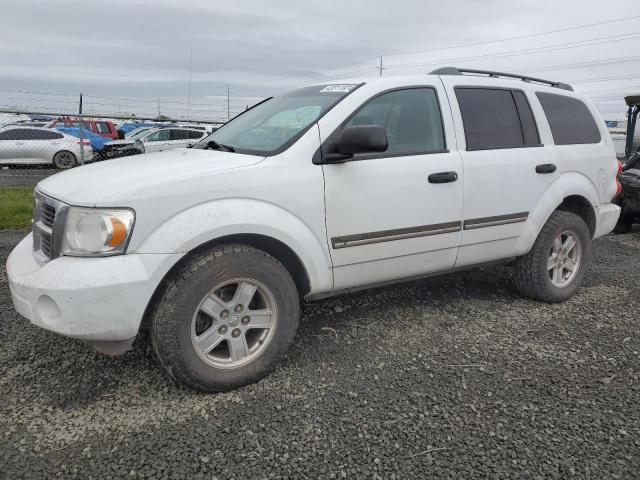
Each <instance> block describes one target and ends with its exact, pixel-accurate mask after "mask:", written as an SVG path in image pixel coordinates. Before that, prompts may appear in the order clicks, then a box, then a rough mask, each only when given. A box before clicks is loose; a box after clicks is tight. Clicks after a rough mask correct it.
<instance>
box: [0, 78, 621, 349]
mask: <svg viewBox="0 0 640 480" xmlns="http://www.w3.org/2000/svg"><path fill="white" fill-rule="evenodd" d="M459 84H476V85H500V86H508V87H517V88H519V89H521V90H523V91H524V92H525V93H526V95H527V97H528V99H529V103H530V104H531V106H532V109H533V112H534V115H535V117H536V121H537V124H538V128H539V131H540V136H541V140H542V143H544V145H545V146H544V147H536V148H518V149H505V150H491V151H483V152H467V151H466V148H465V143H464V132H463V130H462V122H461V118H460V113H459V109H458V107H457V105H456V98H455V95H454V94H453V93H452V88H453V87H454V86H455V85H459ZM336 85H340V86H343V85H344V84H336ZM334 86H335V85H334ZM404 86H431V87H433V88H435V89H436V90H437V92H438V97H439V101H440V106H441V109H442V117H443V122H444V127H445V132H446V141H447V148H448V150H449V152H448V153H437V154H430V155H415V156H407V157H393V158H378V159H375V160H363V161H359V162H350V163H345V164H336V165H325V166H318V165H314V164H313V163H312V158H313V156H314V154H315V153H316V151H318V148H319V147H320V145H321V142H322V141H324V140H325V139H326V138H327V137H328V136H329V135H330V134H331V133H332V132H333V131H334V130H335V128H336V127H337V126H339V125H340V124H341V123H342V122H343V121H344V120H345V119H346V118H347V117H348V116H349V115H350V114H351V113H353V112H354V111H355V110H356V109H357V108H359V107H360V106H361V105H362V104H363V103H365V102H366V101H367V100H368V99H369V98H371V97H373V96H375V95H376V94H378V93H380V92H383V91H386V90H389V89H394V88H399V87H404ZM535 91H552V92H553V93H557V94H565V95H575V94H573V93H570V92H566V91H563V90H559V89H552V88H550V87H544V86H540V85H533V84H528V83H524V82H520V81H514V80H504V79H488V78H480V77H459V76H455V77H442V79H441V78H439V77H435V76H414V77H396V78H393V77H383V78H380V79H376V80H372V81H370V82H369V83H367V84H365V85H363V86H361V87H360V88H358V89H356V90H354V91H353V92H352V93H351V94H350V95H348V96H347V97H346V98H345V99H344V100H343V101H342V102H340V103H339V104H338V105H337V106H336V107H335V108H333V109H332V110H331V111H329V112H328V113H327V114H326V115H325V116H324V117H323V118H322V119H320V120H319V122H318V124H317V125H314V126H313V127H312V128H311V129H309V130H308V131H307V132H306V133H305V134H304V135H303V136H302V137H301V138H300V139H299V140H298V141H297V142H296V143H295V144H294V145H292V146H291V147H290V148H288V149H287V150H286V151H284V152H283V153H281V154H279V155H275V156H272V157H267V158H263V157H257V156H251V155H241V154H236V153H226V152H220V151H213V150H193V149H191V150H190V149H178V150H172V151H167V152H161V153H154V154H146V155H140V156H135V157H126V158H121V159H116V160H111V161H108V162H102V163H99V164H96V165H89V166H85V167H81V168H76V169H73V170H70V171H67V172H64V173H61V174H59V175H55V176H53V177H50V178H48V179H46V180H44V181H42V182H41V183H40V184H39V185H38V189H39V190H41V191H42V192H43V193H45V194H47V195H50V196H52V197H55V198H56V199H58V200H60V201H62V202H65V203H67V204H70V205H78V206H85V207H94V206H97V207H128V208H132V209H133V210H134V211H135V212H136V221H135V225H134V229H133V234H132V238H131V241H130V244H129V248H128V251H127V254H126V255H123V256H115V257H109V258H71V257H61V258H57V259H55V260H52V261H50V262H48V263H46V264H44V265H41V264H39V263H38V262H37V261H36V260H35V258H34V256H33V253H32V251H31V237H27V238H26V239H25V240H24V241H23V242H21V243H20V244H19V245H18V247H16V249H15V250H14V251H13V252H12V254H11V255H10V257H9V260H8V263H7V271H8V276H9V281H10V286H11V292H12V296H13V300H14V304H15V306H16V309H17V310H18V311H19V312H20V313H21V314H22V315H24V316H25V317H27V318H29V319H30V320H31V321H32V322H33V323H34V324H36V325H39V326H41V327H43V328H47V329H49V330H53V331H56V332H59V333H61V334H64V335H69V336H73V337H77V338H84V339H91V340H124V339H128V338H130V337H132V336H134V335H135V334H136V332H137V330H138V327H139V324H140V321H141V319H142V315H143V313H144V310H145V308H146V306H147V304H148V302H149V299H150V298H151V295H152V294H153V292H154V290H155V288H156V286H157V285H158V283H159V282H160V280H161V279H162V278H163V276H164V275H165V274H166V273H167V272H168V271H169V269H170V268H171V267H172V266H173V265H174V264H175V263H176V262H177V261H178V260H179V259H180V258H182V257H183V256H184V255H185V254H186V253H188V252H189V251H190V250H192V249H193V248H195V247H197V246H199V245H201V244H203V243H205V242H209V241H211V240H215V239H218V238H221V237H225V236H228V235H236V234H259V235H265V236H269V237H272V238H274V239H277V240H279V241H281V242H283V243H285V244H286V245H288V246H289V247H290V248H291V249H292V250H293V251H294V252H295V254H296V255H297V256H298V258H299V259H300V260H301V261H302V263H303V264H304V266H305V268H306V271H307V274H308V277H309V281H310V286H311V292H310V293H311V294H326V293H331V292H332V291H334V290H336V289H341V288H350V287H357V286H362V285H367V284H372V283H376V282H383V281H389V280H398V279H402V278H407V277H411V276H414V275H420V274H427V273H433V272H441V271H448V270H450V269H451V268H453V267H458V266H465V265H472V264H476V263H481V262H485V261H490V260H498V259H503V258H508V257H512V256H514V255H521V254H523V253H525V252H527V251H528V250H529V249H530V248H531V245H532V244H533V242H534V240H535V238H536V236H537V235H538V233H539V231H540V229H541V228H542V226H543V225H544V223H545V222H546V220H547V218H548V217H549V215H550V214H551V213H552V212H553V210H554V209H555V208H557V206H558V205H559V204H560V203H561V202H562V200H563V198H565V197H566V196H569V195H580V196H582V197H584V198H585V199H587V200H588V201H589V202H590V203H591V204H592V205H593V206H594V209H595V212H596V220H597V226H596V234H595V236H596V237H599V236H601V235H604V234H605V233H607V232H609V231H610V230H611V229H612V228H613V226H614V225H615V222H616V220H617V217H618V214H619V209H618V207H617V206H615V205H612V204H610V203H609V202H610V200H611V198H612V196H613V195H614V193H615V174H616V171H617V164H616V161H615V152H614V148H613V144H612V142H611V138H610V136H609V135H608V133H607V131H606V129H605V128H604V124H603V122H600V123H602V126H601V133H602V141H601V142H600V143H599V144H595V145H577V146H576V145H574V146H558V147H556V146H554V145H553V141H552V138H551V133H550V131H549V127H548V125H547V122H546V119H545V117H544V115H543V113H542V110H541V107H540V105H539V103H538V101H537V98H536V97H535ZM583 100H584V99H583ZM586 103H587V104H588V105H589V108H590V109H591V111H592V113H594V115H595V117H596V119H599V115H598V114H597V112H596V111H595V109H594V108H593V106H592V105H591V104H589V103H588V102H586ZM540 163H555V164H556V165H557V166H558V169H557V171H556V173H554V174H552V175H548V176H545V175H537V174H536V173H535V165H537V164H540ZM441 171H456V172H457V173H458V175H459V178H458V180H457V181H456V182H454V183H447V184H430V183H428V181H427V177H428V175H429V174H430V173H435V172H441ZM515 212H529V216H528V218H527V220H526V221H525V222H521V223H516V224H510V225H500V226H494V227H487V228H479V229H476V230H462V231H459V232H451V233H445V234H441V235H433V236H424V237H417V238H409V239H402V240H394V241H387V242H382V243H376V244H368V245H359V246H352V247H347V248H342V249H333V248H332V247H331V238H332V237H335V236H344V235H351V234H359V233H367V232H375V231H382V230H391V229H398V228H408V227H415V226H423V225H433V224H438V223H446V222H453V221H460V222H462V221H464V220H465V219H469V218H480V217H490V216H496V215H503V214H510V213H515ZM43 296H46V297H47V298H48V299H47V300H43V301H40V308H39V307H38V299H40V298H44V297H43ZM49 298H50V299H51V300H49ZM52 302H54V303H55V308H54V305H53V303H52ZM56 308H57V309H59V311H60V314H59V315H57V313H56V312H57V310H56ZM52 312H53V313H56V314H52Z"/></svg>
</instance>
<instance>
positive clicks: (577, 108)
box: [536, 92, 600, 145]
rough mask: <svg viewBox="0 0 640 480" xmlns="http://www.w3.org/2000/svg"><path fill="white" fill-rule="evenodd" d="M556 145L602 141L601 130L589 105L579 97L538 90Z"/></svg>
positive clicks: (537, 93)
mask: <svg viewBox="0 0 640 480" xmlns="http://www.w3.org/2000/svg"><path fill="white" fill-rule="evenodd" d="M536 96H537V97H538V100H539V101H540V104H541V105H542V109H543V110H544V114H545V115H546V117H547V121H548V122H549V127H550V128H551V134H552V135H553V142H554V143H555V144H556V145H575V144H583V143H598V142H600V130H599V129H598V125H597V124H596V121H595V120H594V118H593V115H591V112H590V111H589V109H588V108H587V106H586V105H585V104H584V103H583V102H581V101H580V100H578V99H577V98H573V97H568V96H566V95H557V94H555V93H546V92H536Z"/></svg>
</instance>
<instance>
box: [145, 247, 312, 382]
mask: <svg viewBox="0 0 640 480" xmlns="http://www.w3.org/2000/svg"><path fill="white" fill-rule="evenodd" d="M241 285H242V286H243V287H246V288H245V290H246V292H250V291H251V288H253V287H255V288H256V290H255V293H254V294H253V296H252V297H250V293H247V294H244V293H242V292H241V293H238V292H240V290H242V289H241V287H240V286H241ZM247 285H248V286H247ZM245 290H243V292H244V291H245ZM243 296H244V297H245V298H249V300H247V301H246V303H247V304H246V305H241V304H240V303H237V302H236V303H234V301H235V300H236V298H237V297H239V298H242V297H243ZM212 299H215V301H214V300H212ZM223 307H224V309H223ZM238 307H241V309H240V310H237V308H238ZM234 308H235V309H234ZM243 309H244V310H243ZM225 312H226V315H227V316H226V317H225V316H224V315H225ZM236 312H241V313H236ZM265 312H267V313H265ZM268 312H271V316H268ZM299 316H300V302H299V295H298V291H297V289H296V286H295V283H294V281H293V279H292V278H291V275H290V274H289V272H288V271H287V269H286V268H285V267H284V266H283V265H282V264H281V263H280V262H279V261H278V260H276V259H275V258H273V257H272V256H270V255H268V254H267V253H265V252H263V251H261V250H258V249H256V248H253V247H250V246H247V245H239V244H228V245H220V246H217V247H213V248H212V249H211V250H209V251H206V252H204V253H200V254H196V255H194V256H193V258H190V259H189V261H188V262H187V263H186V264H184V265H183V266H182V267H180V268H179V269H178V271H176V272H175V273H174V275H173V276H172V278H171V279H170V281H169V282H168V284H167V285H166V286H165V287H164V290H163V292H162V293H161V298H160V299H159V302H158V303H157V306H156V308H155V309H154V310H153V312H152V314H151V318H150V330H151V331H150V338H151V343H152V345H153V348H154V350H155V353H156V355H157V357H158V359H159V360H160V363H161V364H162V366H163V367H164V368H165V369H166V371H167V372H168V373H169V375H171V377H173V379H174V380H175V381H177V382H178V383H180V384H182V385H185V386H187V387H189V388H192V389H195V390H199V391H202V392H221V391H226V390H231V389H234V388H237V387H241V386H243V385H247V384H250V383H254V382H256V381H258V380H260V379H261V378H263V377H264V376H265V375H267V374H268V373H269V372H270V371H271V370H272V369H273V368H274V366H275V365H276V363H277V362H278V360H279V359H280V358H281V356H282V355H283V354H284V352H285V351H286V350H287V349H288V348H289V346H290V345H291V343H292V341H293V338H294V336H295V333H296V330H297V328H298V319H299ZM247 319H248V320H247ZM268 319H270V320H268ZM245 320H246V321H247V323H246V324H245ZM255 322H271V323H270V327H269V328H266V329H262V328H259V326H258V328H256V327H253V326H252V325H253V324H254V323H255ZM222 329H224V331H223V330H222ZM241 330H242V333H241V334H238V332H240V331H241ZM221 332H222V333H221ZM236 334H238V335H237V336H235V335H236ZM221 338H222V340H220V339H221ZM207 339H213V340H211V343H212V344H213V343H214V341H216V339H217V340H218V341H219V343H217V344H216V346H215V347H213V349H212V350H211V351H210V352H207V351H206V349H207V348H208V347H209V346H210V345H209V346H207V345H205V346H203V344H205V343H206V341H207ZM238 342H240V343H238ZM240 344H242V346H243V347H242V348H238V349H236V347H235V346H236V345H240ZM232 346H234V347H233V348H232ZM239 350H242V352H241V353H247V355H246V356H245V357H244V358H241V353H238V351H239ZM227 357H228V358H227Z"/></svg>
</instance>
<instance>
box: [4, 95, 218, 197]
mask: <svg viewBox="0 0 640 480" xmlns="http://www.w3.org/2000/svg"><path fill="white" fill-rule="evenodd" d="M220 125H221V123H219V122H216V123H214V122H203V121H184V120H183V121H178V120H172V119H170V118H158V119H154V120H150V119H140V118H136V117H129V118H126V117H119V118H105V117H102V116H96V117H92V116H85V115H83V114H82V99H80V103H79V108H78V114H76V115H69V114H56V113H48V114H47V115H43V114H28V113H8V112H5V113H3V112H0V187H3V186H4V187H34V186H35V185H36V184H37V183H38V182H39V181H40V180H42V179H44V178H46V177H48V176H50V175H53V174H55V173H58V172H61V171H64V170H68V169H71V168H75V167H78V166H82V165H86V164H90V163H95V162H102V161H108V160H111V159H114V158H119V157H127V156H133V155H139V154H142V153H149V152H159V151H164V150H170V149H174V148H181V147H189V146H191V145H193V144H194V143H196V142H198V141H200V140H201V139H203V138H205V137H206V136H207V135H209V134H210V133H211V132H213V131H214V130H216V129H217V128H218V127H219V126H220Z"/></svg>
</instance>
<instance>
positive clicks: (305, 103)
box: [194, 84, 358, 155]
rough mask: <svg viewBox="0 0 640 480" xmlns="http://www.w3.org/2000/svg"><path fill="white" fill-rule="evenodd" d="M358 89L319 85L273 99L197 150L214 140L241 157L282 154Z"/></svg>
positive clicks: (258, 106)
mask: <svg viewBox="0 0 640 480" xmlns="http://www.w3.org/2000/svg"><path fill="white" fill-rule="evenodd" d="M357 87H358V85H355V84H340V85H316V86H313V87H305V88H300V89H298V90H293V91H291V92H289V93H286V94H284V95H282V96H280V97H274V98H270V99H268V100H266V101H264V102H262V103H260V104H258V105H256V106H255V107H253V108H252V109H250V110H248V111H246V112H244V113H243V114H241V115H239V116H237V117H236V118H234V119H233V120H231V121H230V122H228V123H226V124H225V125H223V126H222V127H220V128H219V129H218V130H216V131H215V132H213V133H212V134H211V135H209V136H208V137H206V138H204V139H203V140H202V141H201V142H200V143H198V144H197V145H196V146H195V147H194V148H206V147H207V143H208V142H210V141H212V140H213V141H215V142H217V143H220V144H224V145H229V146H231V147H233V148H234V149H235V151H236V152H238V153H247V154H252V155H274V154H276V153H280V152H282V151H284V150H286V149H287V148H288V147H290V146H291V145H293V143H294V142H295V141H296V140H298V138H300V137H301V136H302V135H303V134H304V132H306V131H307V130H308V129H309V128H310V127H311V125H313V124H314V123H315V122H316V121H318V119H319V118H320V117H322V116H323V115H324V114H325V113H326V112H327V111H329V110H330V109H331V108H332V107H333V106H334V105H336V104H337V103H338V102H339V101H340V100H342V99H343V98H344V97H346V96H347V95H348V94H349V93H350V92H352V91H353V90H355V89H356V88H357Z"/></svg>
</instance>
